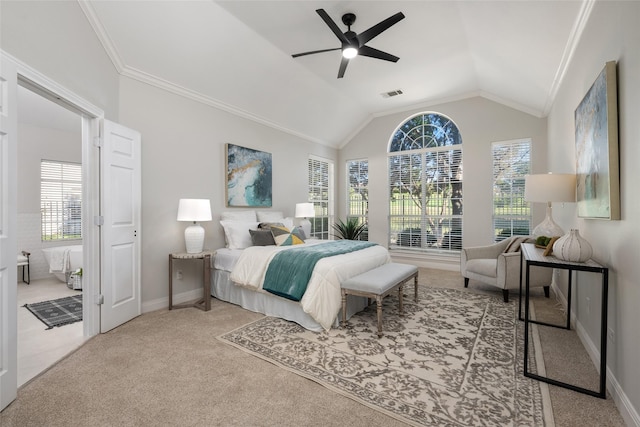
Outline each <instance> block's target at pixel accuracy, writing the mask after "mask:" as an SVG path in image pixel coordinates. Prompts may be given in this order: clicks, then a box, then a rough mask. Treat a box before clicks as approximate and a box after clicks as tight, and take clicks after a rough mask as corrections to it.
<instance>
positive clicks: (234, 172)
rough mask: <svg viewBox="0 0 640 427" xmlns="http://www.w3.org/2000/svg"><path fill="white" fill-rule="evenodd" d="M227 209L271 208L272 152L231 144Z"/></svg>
mask: <svg viewBox="0 0 640 427" xmlns="http://www.w3.org/2000/svg"><path fill="white" fill-rule="evenodd" d="M226 148H227V175H226V178H227V187H226V190H227V206H271V191H272V190H271V186H272V166H271V153H265V152H264V151H258V150H253V149H251V148H245V147H240V146H239V145H233V144H227V145H226Z"/></svg>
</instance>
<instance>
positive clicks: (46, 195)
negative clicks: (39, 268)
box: [40, 160, 82, 241]
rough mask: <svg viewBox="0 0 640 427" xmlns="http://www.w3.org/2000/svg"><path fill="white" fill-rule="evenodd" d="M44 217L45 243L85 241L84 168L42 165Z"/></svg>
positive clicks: (47, 163) (41, 213) (46, 163)
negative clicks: (83, 218) (83, 233)
mask: <svg viewBox="0 0 640 427" xmlns="http://www.w3.org/2000/svg"><path fill="white" fill-rule="evenodd" d="M40 217H41V227H42V228H41V235H42V240H43V241H51V240H71V239H82V165H80V164H79V163H69V162H57V161H52V160H42V161H41V163H40Z"/></svg>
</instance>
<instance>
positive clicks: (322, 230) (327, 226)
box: [309, 156, 334, 240]
mask: <svg viewBox="0 0 640 427" xmlns="http://www.w3.org/2000/svg"><path fill="white" fill-rule="evenodd" d="M333 183H334V181H333V162H331V161H330V160H327V159H322V158H320V157H315V156H310V157H309V202H311V203H313V207H314V209H315V213H316V216H315V217H314V218H310V220H311V236H312V237H315V238H318V239H322V240H329V238H330V237H331V232H330V231H331V224H333V191H334V188H333V187H334V184H333Z"/></svg>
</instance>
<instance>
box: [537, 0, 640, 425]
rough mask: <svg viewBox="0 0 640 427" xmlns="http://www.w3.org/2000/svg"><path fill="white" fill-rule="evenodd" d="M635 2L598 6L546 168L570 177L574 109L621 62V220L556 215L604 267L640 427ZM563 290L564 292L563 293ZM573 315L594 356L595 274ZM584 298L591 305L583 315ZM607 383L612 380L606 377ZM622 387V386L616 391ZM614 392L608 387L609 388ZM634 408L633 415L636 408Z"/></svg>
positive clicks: (566, 90)
mask: <svg viewBox="0 0 640 427" xmlns="http://www.w3.org/2000/svg"><path fill="white" fill-rule="evenodd" d="M639 22H640V3H639V2H626V1H612V2H596V3H595V5H594V8H593V11H592V13H591V16H590V18H589V21H588V22H587V25H586V27H585V29H584V33H583V35H582V38H581V40H580V43H579V45H578V46H577V49H576V51H575V53H574V56H573V58H572V61H571V65H570V67H569V69H568V70H567V74H566V76H565V78H564V80H563V83H562V86H561V88H560V90H559V92H558V95H557V98H556V102H555V104H554V106H553V109H552V111H551V113H550V115H549V118H548V127H549V141H550V144H549V154H548V159H549V164H550V166H551V167H552V168H554V167H555V168H559V169H560V168H570V170H571V171H575V142H574V141H575V137H574V111H575V109H576V107H577V106H578V104H579V103H580V101H581V100H582V98H583V97H584V95H585V94H586V92H587V91H588V90H589V88H590V87H591V85H592V83H593V81H594V80H595V78H596V77H597V75H598V74H599V73H600V71H601V70H602V69H603V68H604V64H605V62H607V61H611V60H615V61H618V117H619V149H620V199H621V214H622V215H621V216H622V219H621V220H620V221H603V220H588V219H578V218H577V215H576V211H575V205H571V208H570V209H567V211H566V212H558V211H555V210H554V218H556V220H557V221H558V223H559V224H560V225H561V226H562V227H563V228H565V229H568V228H578V229H579V230H580V234H581V235H583V236H584V237H585V238H586V239H587V240H589V241H590V242H591V244H592V246H593V249H594V258H595V259H596V260H598V261H599V262H601V263H602V264H604V265H606V266H608V267H609V273H610V274H609V316H608V326H609V328H611V330H612V331H613V332H614V334H615V336H614V337H613V339H611V338H610V339H609V343H608V345H609V351H608V359H607V364H608V367H609V370H610V373H612V374H613V379H614V380H615V382H616V383H615V384H614V385H613V386H614V390H613V391H614V392H615V394H614V398H616V399H617V403H618V407H619V408H620V410H621V412H622V414H623V416H625V417H626V418H627V422H628V423H629V424H630V425H640V417H639V416H638V410H639V409H640V369H638V360H640V345H638V343H640V328H638V315H637V312H638V302H640V287H639V286H638V278H639V277H640V263H639V262H638V253H640V226H639V223H638V218H640V193H639V192H638V189H637V183H638V182H640V169H638V159H640V152H639V147H640V145H639V144H638V141H640V128H639V127H638V117H640V80H639V79H638V75H640V27H639V26H638V23H639ZM563 290H565V292H566V286H564V287H563ZM573 300H574V303H575V310H574V313H576V315H577V326H578V332H579V333H581V334H582V335H583V339H584V341H585V344H586V346H587V348H588V349H590V350H591V351H592V353H593V354H594V357H599V342H600V341H599V340H600V323H599V320H600V310H599V309H598V307H600V304H601V287H600V281H599V276H598V275H595V274H587V273H581V274H579V275H578V280H577V285H576V286H575V293H574V295H573ZM587 300H589V301H590V310H588V304H587ZM609 378H610V379H611V378H612V377H611V376H610V377H609ZM618 387H619V388H618ZM610 391H611V388H610ZM634 408H635V409H634Z"/></svg>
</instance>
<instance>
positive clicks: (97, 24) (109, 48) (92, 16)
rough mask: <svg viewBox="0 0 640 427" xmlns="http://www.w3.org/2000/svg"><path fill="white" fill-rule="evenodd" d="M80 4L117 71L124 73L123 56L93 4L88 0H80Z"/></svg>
mask: <svg viewBox="0 0 640 427" xmlns="http://www.w3.org/2000/svg"><path fill="white" fill-rule="evenodd" d="M78 5H80V9H82V12H83V13H84V15H85V16H86V17H87V21H89V25H91V28H93V32H94V33H96V36H98V40H99V41H100V43H101V44H102V47H103V48H104V50H105V52H106V53H107V56H109V59H110V60H111V63H112V64H113V66H114V67H115V68H116V71H117V72H118V73H122V71H123V70H124V67H125V65H124V62H123V61H122V56H121V55H120V53H119V52H118V49H116V45H115V44H114V43H113V41H112V40H111V37H109V33H108V32H107V30H106V29H105V28H104V25H102V22H101V21H100V19H99V18H98V15H97V14H96V11H95V10H94V9H93V6H92V5H91V3H90V2H88V1H86V0H78Z"/></svg>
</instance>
